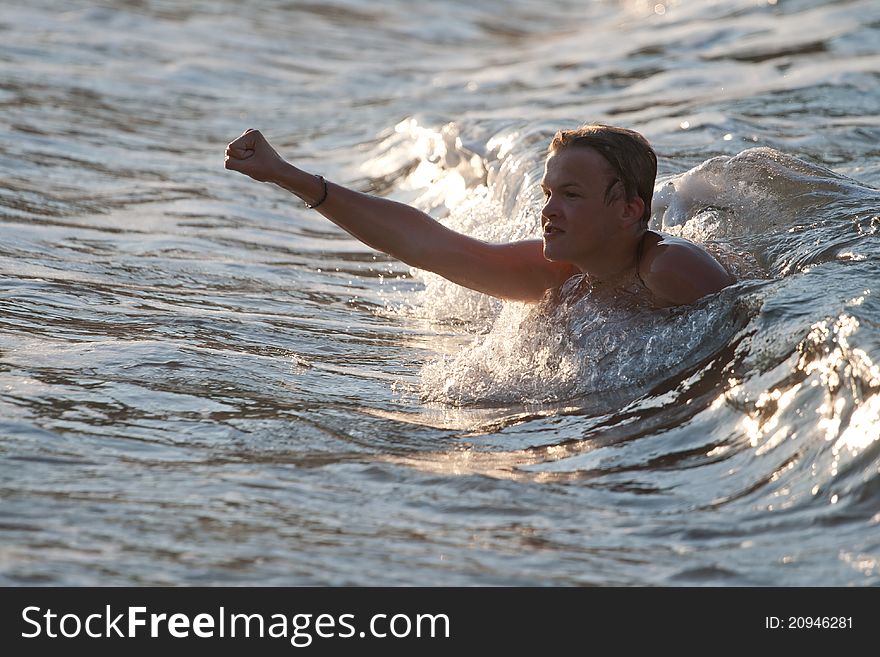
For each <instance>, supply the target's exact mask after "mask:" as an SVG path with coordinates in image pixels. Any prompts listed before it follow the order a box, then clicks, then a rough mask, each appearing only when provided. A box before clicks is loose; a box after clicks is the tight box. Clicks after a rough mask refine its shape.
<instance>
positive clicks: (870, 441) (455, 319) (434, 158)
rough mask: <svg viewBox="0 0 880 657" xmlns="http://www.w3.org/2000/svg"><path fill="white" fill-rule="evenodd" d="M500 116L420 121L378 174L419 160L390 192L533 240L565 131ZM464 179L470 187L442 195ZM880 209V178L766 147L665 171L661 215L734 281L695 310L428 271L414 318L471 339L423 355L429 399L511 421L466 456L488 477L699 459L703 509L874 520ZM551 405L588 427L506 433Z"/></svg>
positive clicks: (575, 473)
mask: <svg viewBox="0 0 880 657" xmlns="http://www.w3.org/2000/svg"><path fill="white" fill-rule="evenodd" d="M495 127H496V128H497V129H496V130H494V131H493V130H491V129H489V127H488V126H486V125H475V126H465V127H462V126H457V125H455V124H445V125H443V126H442V127H441V128H439V129H437V130H432V129H430V128H426V127H424V126H422V125H421V124H419V122H418V121H417V120H415V119H409V120H408V121H407V122H405V123H404V124H401V125H400V126H398V128H397V130H396V131H395V135H394V138H393V140H392V141H391V142H389V141H387V140H386V141H385V142H383V143H380V144H379V145H378V146H377V155H376V157H375V158H374V160H373V161H372V163H371V164H368V166H367V170H370V167H375V166H376V163H377V162H386V163H387V162H389V161H391V160H397V161H398V162H401V161H408V160H413V159H414V160H415V161H416V162H415V164H414V163H413V162H412V161H410V162H409V163H408V164H407V165H406V166H405V167H403V168H402V169H401V170H402V171H404V172H405V173H404V174H403V175H401V176H400V177H399V178H398V179H397V180H396V182H395V184H394V186H393V188H392V194H395V195H401V194H402V193H406V194H409V197H410V199H411V200H414V201H415V202H416V203H417V204H420V205H421V207H422V208H423V209H425V210H427V211H429V212H431V213H432V214H434V216H436V217H437V218H438V219H439V220H441V221H443V222H444V223H445V224H447V225H449V226H450V227H452V228H454V229H456V230H460V231H463V232H467V233H469V234H472V235H475V236H477V237H480V238H483V239H487V240H497V241H506V240H514V239H523V238H528V237H536V236H537V235H536V233H537V227H538V213H539V208H540V198H539V195H538V194H537V191H536V190H535V189H534V188H535V183H536V182H537V181H538V180H539V178H540V175H541V167H542V162H543V151H544V148H545V147H546V144H547V142H548V140H549V138H550V136H552V134H553V132H554V130H555V128H554V127H552V126H546V125H523V124H511V123H508V124H506V125H503V126H497V125H496V126H495ZM475 136H479V139H476V138H475ZM468 137H469V138H470V139H468ZM383 149H386V150H383ZM452 181H454V182H452ZM462 184H464V186H465V188H466V190H467V192H466V193H465V194H463V195H462V194H459V195H458V196H456V197H448V196H444V192H443V190H444V187H445V186H449V185H456V186H459V187H460V186H461V185H462ZM419 185H426V186H428V187H430V188H431V189H430V190H429V189H428V188H427V187H423V188H420V187H419ZM441 201H442V202H441ZM878 208H880V192H878V190H876V189H873V188H871V187H869V186H867V185H864V184H862V183H860V182H858V181H856V180H853V179H850V178H847V177H845V176H842V175H840V174H837V173H835V172H833V171H831V170H829V169H827V168H824V167H822V166H818V165H815V164H811V163H809V162H806V161H804V160H801V159H799V158H797V157H794V156H792V155H788V154H785V153H781V152H779V151H776V150H772V149H769V148H752V149H748V150H745V151H743V152H741V153H739V154H737V155H734V156H722V157H713V158H710V159H708V160H706V161H705V162H703V163H701V164H700V165H698V166H696V167H693V168H690V169H688V170H686V171H684V172H682V173H680V174H678V175H675V176H671V177H669V178H668V179H665V180H661V181H659V182H658V184H657V187H656V190H655V195H654V207H653V216H652V227H654V228H656V229H660V230H663V231H666V232H669V233H672V234H675V235H679V236H683V237H687V238H689V239H692V240H695V241H697V242H700V243H701V244H703V245H705V246H706V248H709V249H710V250H711V251H713V252H714V253H715V254H716V255H718V257H719V258H720V259H721V260H722V262H723V263H724V264H725V265H726V266H728V267H729V268H730V269H732V270H734V271H735V272H736V273H737V275H738V277H739V282H738V283H737V284H735V285H733V286H731V287H729V288H727V289H725V290H723V291H722V292H720V293H719V294H717V295H713V296H710V297H707V298H704V299H702V300H701V301H699V302H698V303H696V304H694V305H692V306H687V307H679V308H673V309H663V310H655V309H649V308H644V307H642V306H639V305H638V304H633V303H628V302H627V300H626V299H621V298H618V299H614V300H612V301H614V302H613V303H608V301H609V300H608V299H605V298H600V296H601V295H598V294H593V293H592V291H589V290H588V291H587V293H585V294H584V291H583V290H579V291H576V290H574V287H576V286H578V285H582V284H583V282H581V281H578V280H576V279H573V280H572V281H569V283H568V284H567V285H566V286H564V288H563V289H562V290H561V291H560V292H559V297H558V298H557V299H556V300H555V302H554V303H552V304H550V303H545V304H537V305H528V304H520V303H512V302H511V303H500V302H497V301H494V300H489V299H487V298H486V297H484V296H483V295H478V294H476V293H473V292H470V291H467V290H464V289H462V288H459V287H458V286H455V285H453V284H451V283H448V282H447V281H445V280H443V279H441V278H439V277H436V276H433V275H425V274H423V273H420V272H416V271H414V272H413V274H414V275H415V276H417V277H420V278H421V280H422V281H423V283H424V289H423V291H421V292H420V293H418V294H417V295H415V296H414V297H413V298H411V299H410V300H409V302H408V304H406V308H405V309H403V310H402V311H403V312H407V313H409V314H415V315H419V316H422V317H426V318H428V319H430V320H431V321H434V322H436V323H437V324H438V325H441V326H443V327H446V328H448V326H449V325H451V324H452V325H458V326H463V327H464V328H465V329H467V330H466V331H465V333H467V331H469V332H470V333H472V334H475V335H471V337H470V338H469V341H470V342H469V344H467V345H465V346H464V347H463V348H461V349H459V350H457V351H456V352H455V353H451V354H449V355H446V356H443V357H440V358H438V359H435V360H433V361H431V362H428V363H426V364H425V365H424V366H423V368H422V371H421V384H420V386H419V387H418V389H417V390H416V392H417V393H418V394H419V395H420V396H421V399H422V401H423V403H424V404H426V406H427V407H428V408H434V409H437V408H441V409H444V408H445V409H446V410H445V411H442V414H443V418H444V419H443V423H444V424H443V425H444V426H446V427H451V426H454V425H455V421H454V418H452V416H454V415H455V412H454V410H450V409H455V408H458V409H461V411H460V413H461V419H462V421H461V423H460V424H461V426H462V427H463V428H464V427H466V426H469V429H468V431H467V433H466V435H468V436H471V440H473V437H474V436H478V435H481V434H482V433H485V434H487V435H494V434H497V433H498V432H501V434H503V437H502V438H501V439H500V440H501V441H502V442H501V444H500V449H496V450H494V451H492V453H491V454H483V455H482V457H480V455H479V454H476V455H475V454H474V453H471V452H468V454H467V459H466V460H467V468H469V469H471V470H474V471H482V472H484V473H485V474H490V475H492V476H506V477H511V476H514V474H513V473H518V474H516V475H515V476H519V477H529V478H537V479H541V480H546V479H548V478H549V479H553V478H571V477H580V476H586V477H591V476H594V475H595V474H596V473H597V472H601V473H605V474H606V475H607V474H609V473H612V472H623V471H627V472H629V473H630V476H631V477H635V479H634V481H641V480H642V479H644V481H641V483H640V484H638V483H633V482H632V481H631V482H630V484H631V485H635V486H641V485H643V486H645V487H646V489H650V488H652V487H656V486H658V485H659V484H658V480H660V479H663V477H662V475H660V474H658V473H659V471H662V470H664V469H665V468H667V467H672V466H673V465H674V466H675V470H676V471H678V470H680V469H682V468H683V469H687V468H689V467H693V466H698V465H701V466H706V467H709V468H726V476H724V477H722V480H723V481H722V482H721V483H718V482H716V481H715V480H712V481H713V485H714V483H718V485H717V487H716V488H715V489H714V490H712V491H708V490H703V487H696V489H695V491H698V492H700V493H702V494H703V496H702V497H700V498H699V499H696V498H695V499H693V500H692V503H693V507H694V508H703V509H709V508H717V507H718V506H730V505H734V506H736V505H742V504H745V505H746V507H745V508H748V509H753V508H755V507H754V505H755V504H756V500H758V501H760V505H762V506H763V507H764V508H771V509H772V508H776V509H777V510H778V509H796V508H801V507H802V506H803V505H804V504H806V505H816V504H819V505H825V506H835V509H836V511H835V512H834V513H832V514H831V516H830V517H832V518H836V517H837V515H835V514H836V513H838V512H839V511H840V509H842V508H843V506H842V502H843V501H844V500H847V501H848V502H849V505H848V509H849V510H848V511H847V512H846V513H847V514H852V513H857V514H861V515H862V516H864V514H868V515H869V516H870V515H871V514H873V511H871V509H873V508H876V503H877V500H878V496H880V493H878V490H880V479H878V475H877V467H876V463H877V461H878V458H880V394H878V393H880V366H878V354H880V331H878V327H880V305H878V303H877V296H876V290H875V289H873V288H872V282H873V281H878V280H880V267H878V260H880V249H878V245H877V239H876V234H877V230H878V227H880V216H878ZM566 288H571V289H566ZM575 292H577V293H575ZM517 405H519V406H517ZM493 407H494V408H496V409H498V410H499V414H496V415H491V414H489V415H485V416H483V417H484V420H485V422H484V423H485V426H484V427H483V430H484V431H481V429H480V427H478V426H476V427H475V426H474V419H475V418H479V417H480V416H479V413H477V411H478V409H481V408H483V409H491V408H493ZM475 413H476V414H475ZM553 415H556V416H558V417H559V418H560V419H561V418H563V417H566V416H571V417H573V418H574V419H575V421H576V423H577V425H578V426H580V427H581V429H580V430H578V431H571V430H565V431H560V432H556V431H551V432H549V433H548V432H543V433H542V434H540V435H534V434H532V433H529V432H525V435H526V436H527V437H526V442H525V443H524V444H521V443H518V442H517V440H516V439H515V438H513V437H512V435H511V434H516V433H517V431H516V430H515V427H516V426H518V425H520V424H522V423H528V422H529V421H530V420H536V419H540V420H541V425H542V426H546V421H547V418H548V417H552V416H553ZM429 416H430V413H429V412H426V414H425V418H428V419H425V418H423V419H424V420H425V421H427V422H429V423H430V421H431V420H430V419H429ZM572 435H574V436H576V437H574V438H572ZM541 436H543V437H541ZM645 441H654V442H659V443H661V446H660V447H656V446H655V447H648V446H647V445H645V444H643V443H644V442H645ZM611 449H613V450H614V452H613V454H610V453H609V452H608V450H611ZM462 458H464V457H462ZM420 460H421V462H422V464H423V465H425V466H426V467H432V468H436V467H439V466H438V461H437V460H435V459H432V458H431V457H430V456H429V455H422V457H420ZM460 461H461V460H460V459H459V460H457V461H456V463H455V467H456V468H457V470H456V471H461V469H462V468H463V467H464V465H463V462H460ZM442 463H446V461H442ZM744 463H747V465H743V464H744ZM427 464H430V465H427ZM663 464H665V465H663ZM416 465H417V464H416ZM450 467H451V466H450ZM658 468H659V470H658ZM703 481H704V482H705V483H706V484H707V485H708V480H707V479H706V478H703ZM839 504H840V505H841V506H837V505H839ZM823 508H824V507H823ZM819 517H824V516H822V515H821V514H820V515H819ZM860 517H861V516H860Z"/></svg>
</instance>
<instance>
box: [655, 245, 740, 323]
mask: <svg viewBox="0 0 880 657" xmlns="http://www.w3.org/2000/svg"><path fill="white" fill-rule="evenodd" d="M644 239H645V242H644V247H643V253H642V259H641V261H640V262H639V274H640V276H641V278H642V280H643V281H644V282H645V285H647V286H648V289H650V290H651V293H652V294H653V295H654V297H655V299H656V301H657V302H658V305H667V306H677V305H683V304H688V303H693V302H694V301H696V300H697V299H700V298H701V297H704V296H706V295H707V294H713V293H715V292H718V291H720V290H722V289H723V288H725V287H727V286H728V285H731V284H733V283H734V282H735V279H734V277H733V276H731V275H730V273H728V271H727V270H726V269H724V267H722V266H721V263H719V262H718V261H717V260H716V259H715V258H714V257H712V255H711V254H710V253H709V252H708V251H707V250H706V249H704V248H703V247H701V246H700V245H698V244H695V243H693V242H690V241H688V240H686V239H682V238H680V237H672V236H671V235H664V234H662V233H656V232H653V231H649V232H648V234H647V235H646V236H645V238H644Z"/></svg>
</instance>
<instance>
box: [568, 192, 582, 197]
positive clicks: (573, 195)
mask: <svg viewBox="0 0 880 657" xmlns="http://www.w3.org/2000/svg"><path fill="white" fill-rule="evenodd" d="M580 197H581V195H580V194H578V193H577V192H565V198H580Z"/></svg>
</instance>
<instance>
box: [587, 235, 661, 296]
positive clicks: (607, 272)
mask: <svg viewBox="0 0 880 657" xmlns="http://www.w3.org/2000/svg"><path fill="white" fill-rule="evenodd" d="M646 232H647V231H644V230H643V231H639V232H638V233H637V234H636V235H635V236H633V237H632V238H631V239H627V240H624V241H623V242H622V243H621V244H620V246H619V247H618V248H617V249H613V250H611V251H609V252H607V253H605V254H603V257H601V258H595V259H592V260H590V262H583V263H577V262H576V263H574V264H575V266H576V267H577V268H578V269H580V270H581V272H583V273H584V274H587V275H588V276H589V277H590V278H592V279H594V280H596V281H600V282H602V283H612V284H613V283H616V282H619V281H622V280H624V279H626V278H629V277H630V276H632V275H633V274H634V273H636V269H637V267H638V265H639V256H640V255H641V249H640V248H639V247H640V245H641V243H642V239H643V238H644V236H645V234H646Z"/></svg>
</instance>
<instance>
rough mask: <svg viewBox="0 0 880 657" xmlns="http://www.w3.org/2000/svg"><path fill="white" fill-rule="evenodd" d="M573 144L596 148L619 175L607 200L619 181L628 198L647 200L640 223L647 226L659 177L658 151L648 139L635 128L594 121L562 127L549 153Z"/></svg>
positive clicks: (609, 191)
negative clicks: (573, 126)
mask: <svg viewBox="0 0 880 657" xmlns="http://www.w3.org/2000/svg"><path fill="white" fill-rule="evenodd" d="M574 146H577V147H581V148H592V149H594V150H595V151H596V152H598V153H599V154H600V155H601V156H602V157H603V158H604V159H605V161H606V162H608V165H609V166H610V167H611V174H612V175H614V176H616V179H615V180H613V181H612V182H611V184H610V185H609V186H608V188H607V190H606V191H605V203H610V202H611V200H612V199H613V198H614V196H613V194H612V192H613V190H614V189H615V188H616V187H617V184H616V183H617V181H620V183H621V185H622V186H623V192H624V194H625V198H626V199H627V200H630V199H633V198H635V197H636V196H638V197H639V198H641V199H642V201H644V202H645V210H644V212H642V217H641V223H642V226H643V227H645V228H646V227H647V226H648V220H649V219H650V218H651V199H652V197H653V196H654V180H655V178H656V177H657V154H656V153H654V149H653V148H651V144H649V143H648V140H647V139H645V138H644V137H643V136H642V135H640V134H639V133H638V132H635V131H634V130H627V129H626V128H616V127H614V126H610V125H604V124H601V123H593V124H589V125H584V126H581V127H580V128H576V129H574V130H560V131H559V132H557V133H556V135H555V136H554V137H553V141H551V142H550V147H549V148H548V149H547V152H548V153H549V154H552V153H556V152H557V151H560V150H562V149H563V148H571V147H574Z"/></svg>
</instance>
